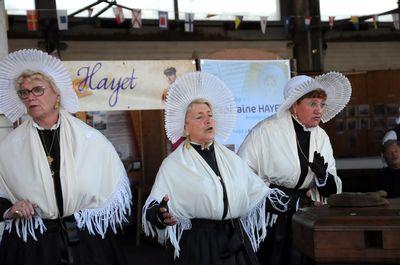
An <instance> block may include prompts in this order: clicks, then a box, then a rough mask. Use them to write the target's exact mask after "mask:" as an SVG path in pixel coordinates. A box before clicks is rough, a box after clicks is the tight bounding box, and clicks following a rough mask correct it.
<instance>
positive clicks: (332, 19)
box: [329, 16, 335, 29]
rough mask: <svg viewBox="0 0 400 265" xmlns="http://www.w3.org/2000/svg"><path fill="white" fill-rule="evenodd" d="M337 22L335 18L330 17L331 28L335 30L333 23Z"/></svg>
mask: <svg viewBox="0 0 400 265" xmlns="http://www.w3.org/2000/svg"><path fill="white" fill-rule="evenodd" d="M334 22H335V17H334V16H329V27H330V28H331V29H333V23H334Z"/></svg>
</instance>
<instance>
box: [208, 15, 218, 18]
mask: <svg viewBox="0 0 400 265" xmlns="http://www.w3.org/2000/svg"><path fill="white" fill-rule="evenodd" d="M215 16H216V14H207V16H206V18H210V17H215Z"/></svg>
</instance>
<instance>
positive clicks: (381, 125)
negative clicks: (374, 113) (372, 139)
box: [373, 118, 386, 130]
mask: <svg viewBox="0 0 400 265" xmlns="http://www.w3.org/2000/svg"><path fill="white" fill-rule="evenodd" d="M373 124H374V126H373V127H374V129H379V130H384V129H385V128H386V123H385V118H374V123H373Z"/></svg>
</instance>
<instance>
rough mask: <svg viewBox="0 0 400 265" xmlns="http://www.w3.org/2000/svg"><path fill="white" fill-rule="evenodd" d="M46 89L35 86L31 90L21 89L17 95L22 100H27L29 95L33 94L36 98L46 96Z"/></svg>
mask: <svg viewBox="0 0 400 265" xmlns="http://www.w3.org/2000/svg"><path fill="white" fill-rule="evenodd" d="M45 89H46V88H45V87H43V86H35V87H34V88H32V89H31V90H29V89H20V90H18V91H17V94H18V96H19V98H20V99H27V98H28V97H29V94H30V93H32V94H33V95H34V96H35V97H40V96H42V95H43V94H44V90H45Z"/></svg>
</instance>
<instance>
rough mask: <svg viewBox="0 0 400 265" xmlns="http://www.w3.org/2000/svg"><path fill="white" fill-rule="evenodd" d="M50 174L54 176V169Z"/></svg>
mask: <svg viewBox="0 0 400 265" xmlns="http://www.w3.org/2000/svg"><path fill="white" fill-rule="evenodd" d="M51 176H52V177H53V178H54V171H53V170H52V171H51Z"/></svg>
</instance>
